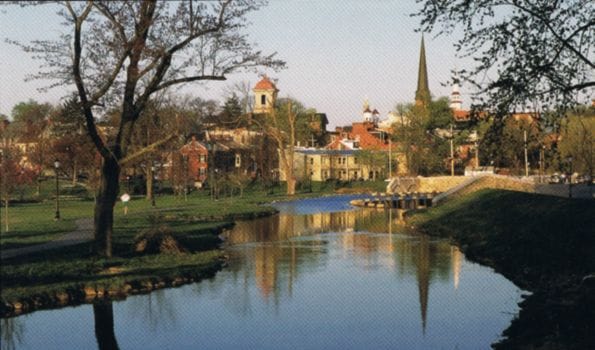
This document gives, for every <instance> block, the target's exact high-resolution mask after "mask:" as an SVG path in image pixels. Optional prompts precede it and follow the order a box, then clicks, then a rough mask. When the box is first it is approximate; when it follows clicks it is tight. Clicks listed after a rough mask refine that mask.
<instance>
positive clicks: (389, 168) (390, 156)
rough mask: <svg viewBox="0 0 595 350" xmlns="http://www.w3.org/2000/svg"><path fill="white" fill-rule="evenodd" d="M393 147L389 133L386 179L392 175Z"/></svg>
mask: <svg viewBox="0 0 595 350" xmlns="http://www.w3.org/2000/svg"><path fill="white" fill-rule="evenodd" d="M392 150H393V147H392V142H391V139H390V135H389V136H388V179H389V180H390V179H391V177H392V176H393V174H392V173H393V153H392Z"/></svg>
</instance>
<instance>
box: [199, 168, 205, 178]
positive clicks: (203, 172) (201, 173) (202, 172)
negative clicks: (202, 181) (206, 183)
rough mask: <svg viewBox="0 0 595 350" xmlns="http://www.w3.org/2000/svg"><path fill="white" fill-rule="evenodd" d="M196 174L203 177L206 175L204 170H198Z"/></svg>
mask: <svg viewBox="0 0 595 350" xmlns="http://www.w3.org/2000/svg"><path fill="white" fill-rule="evenodd" d="M198 173H199V174H200V176H205V174H206V169H205V168H200V169H199V170H198Z"/></svg>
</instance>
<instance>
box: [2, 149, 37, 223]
mask: <svg viewBox="0 0 595 350" xmlns="http://www.w3.org/2000/svg"><path fill="white" fill-rule="evenodd" d="M21 159H22V154H21V152H20V151H19V149H18V148H17V147H14V146H6V145H2V147H1V148H0V202H2V201H3V202H4V230H5V232H8V231H9V227H10V226H9V220H8V205H9V203H10V200H11V196H12V195H13V194H14V193H15V192H20V194H21V197H22V196H23V193H24V189H25V187H26V186H27V185H29V184H31V183H32V182H33V178H34V177H35V172H34V171H33V170H31V169H29V168H27V167H23V166H22V165H21V164H20V160H21ZM21 199H22V198H21Z"/></svg>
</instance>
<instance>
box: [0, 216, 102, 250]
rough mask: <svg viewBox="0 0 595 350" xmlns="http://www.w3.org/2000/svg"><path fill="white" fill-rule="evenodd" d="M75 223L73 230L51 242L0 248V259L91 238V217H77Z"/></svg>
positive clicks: (81, 241) (68, 244) (78, 242)
mask: <svg viewBox="0 0 595 350" xmlns="http://www.w3.org/2000/svg"><path fill="white" fill-rule="evenodd" d="M75 223H76V229H75V230H74V231H72V232H69V233H67V234H65V235H64V236H61V237H59V238H57V239H55V240H53V241H51V242H47V243H43V244H37V245H33V246H29V247H23V248H15V249H7V250H0V260H4V259H10V258H14V257H17V256H21V255H27V254H31V253H38V252H41V251H45V250H50V249H56V248H61V247H67V246H71V245H76V244H80V243H85V242H88V241H90V240H92V239H93V219H92V218H85V219H78V220H76V221H75Z"/></svg>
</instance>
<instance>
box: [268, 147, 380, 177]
mask: <svg viewBox="0 0 595 350" xmlns="http://www.w3.org/2000/svg"><path fill="white" fill-rule="evenodd" d="M370 152H372V151H362V150H332V149H313V148H304V149H299V148H298V149H296V150H295V154H294V157H293V165H294V167H293V169H294V175H295V177H296V179H297V180H298V181H302V180H311V181H326V180H331V179H333V180H342V181H348V180H380V179H385V178H386V177H387V176H388V172H387V169H388V153H387V152H384V151H377V152H376V153H375V157H374V160H373V161H370V160H369V159H363V156H364V153H366V154H367V153H370ZM279 175H280V177H279V179H280V180H281V181H285V174H284V173H283V171H280V173H279Z"/></svg>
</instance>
